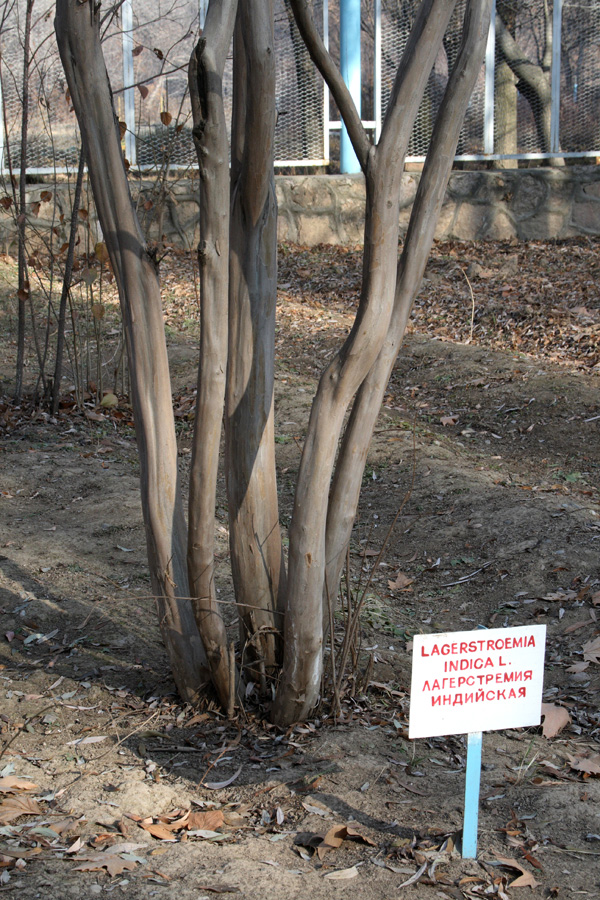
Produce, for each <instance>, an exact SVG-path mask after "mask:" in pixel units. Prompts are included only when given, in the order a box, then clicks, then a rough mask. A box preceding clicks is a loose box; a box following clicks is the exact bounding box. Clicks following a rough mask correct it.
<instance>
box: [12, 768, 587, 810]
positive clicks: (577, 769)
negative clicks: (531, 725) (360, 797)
mask: <svg viewBox="0 0 600 900" xmlns="http://www.w3.org/2000/svg"><path fill="white" fill-rule="evenodd" d="M569 765H570V766H571V768H572V769H575V770H576V771H578V772H585V773H587V774H588V775H600V753H596V755H595V756H569ZM1 810H2V807H0V812H1Z"/></svg>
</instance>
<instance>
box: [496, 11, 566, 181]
mask: <svg viewBox="0 0 600 900" xmlns="http://www.w3.org/2000/svg"><path fill="white" fill-rule="evenodd" d="M551 27H552V26H551V21H550V24H548V22H547V21H546V31H545V49H544V57H545V58H547V55H548V52H550V55H551V53H552V31H551ZM496 42H497V47H498V48H499V50H500V52H501V53H502V56H503V58H504V59H505V60H506V63H507V64H508V65H509V66H510V68H511V70H512V71H513V73H514V75H515V77H516V79H517V87H518V89H519V91H520V92H521V93H522V94H523V96H524V97H525V98H526V99H527V101H528V103H529V105H530V106H531V111H532V113H533V117H534V121H535V126H536V131H537V136H538V142H539V147H540V150H541V151H542V153H550V152H551V150H552V147H551V141H550V126H551V122H550V120H551V111H552V89H551V86H550V78H549V73H548V72H547V71H545V70H544V68H543V67H542V65H541V64H537V63H535V62H533V60H531V59H529V57H528V56H527V55H526V54H525V53H524V52H523V50H522V49H521V47H519V45H518V44H517V42H516V40H515V39H514V37H513V36H512V34H511V33H510V31H509V29H508V28H507V26H506V24H505V22H504V21H503V19H502V17H501V16H500V15H496ZM548 48H550V49H549V50H548ZM552 164H553V165H558V166H560V165H564V160H562V159H561V158H560V157H557V158H555V159H553V160H552Z"/></svg>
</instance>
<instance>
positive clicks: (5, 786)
mask: <svg viewBox="0 0 600 900" xmlns="http://www.w3.org/2000/svg"><path fill="white" fill-rule="evenodd" d="M37 788H38V786H37V784H34V783H33V781H25V779H24V778H19V777H18V775H6V776H5V777H4V778H0V792H2V793H3V794H11V793H13V792H14V791H35V790H37Z"/></svg>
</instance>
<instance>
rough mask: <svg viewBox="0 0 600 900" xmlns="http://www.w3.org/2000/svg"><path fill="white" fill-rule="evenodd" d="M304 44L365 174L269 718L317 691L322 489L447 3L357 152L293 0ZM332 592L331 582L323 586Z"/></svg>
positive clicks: (379, 336) (341, 103)
mask: <svg viewBox="0 0 600 900" xmlns="http://www.w3.org/2000/svg"><path fill="white" fill-rule="evenodd" d="M292 7H293V9H294V14H295V15H296V17H297V21H298V24H299V27H300V29H301V31H302V32H303V36H304V38H305V40H307V41H308V40H310V43H309V44H308V47H309V51H310V52H311V55H312V56H313V59H314V61H315V62H316V64H317V65H318V66H319V68H320V69H321V72H322V74H323V75H324V77H325V78H327V80H328V83H329V86H330V88H331V90H332V93H333V94H334V97H335V99H336V102H337V104H338V107H339V108H340V111H341V113H342V116H344V118H345V120H346V124H347V127H348V133H349V134H350V138H351V140H352V142H353V145H354V149H355V151H356V154H357V157H358V159H359V161H360V163H361V166H362V168H363V171H364V172H365V177H366V188H367V198H366V218H365V236H364V262H363V283H362V288H361V297H360V302H359V308H358V313H357V317H356V320H355V323H354V325H353V327H352V330H351V332H350V335H349V336H348V339H347V340H346V342H345V344H344V346H343V347H342V348H341V349H340V350H339V352H338V353H337V355H336V357H335V358H334V359H333V361H332V362H331V363H330V365H329V366H328V367H327V369H326V370H325V372H324V373H323V375H322V377H321V380H320V382H319V387H318V390H317V393H316V396H315V399H314V401H313V406H312V410H311V415H310V420H309V424H308V429H307V434H306V439H305V443H304V450H303V453H302V459H301V463H300V470H299V473H298V482H297V486H296V495H295V500H294V511H293V514H292V522H291V525H290V534H289V542H290V552H289V580H288V590H287V596H286V609H285V613H286V615H285V641H284V662H283V673H282V679H281V682H280V685H279V690H278V694H277V698H276V701H275V706H274V711H273V715H274V719H275V721H276V722H278V723H279V724H289V723H291V722H294V721H297V720H299V719H303V718H305V717H306V716H307V715H308V713H309V711H310V710H311V709H312V708H313V707H314V706H315V704H316V703H317V700H318V696H319V689H320V683H321V674H322V651H323V627H322V621H323V592H324V588H325V569H326V562H327V560H326V542H325V536H326V523H327V509H328V495H329V489H330V482H331V477H332V472H333V466H334V461H335V454H336V450H337V446H338V440H339V436H340V432H341V429H342V425H343V420H344V416H345V413H346V410H347V407H348V405H349V403H350V401H351V400H352V397H353V395H354V394H355V392H356V391H357V389H358V388H359V387H360V384H361V383H362V381H363V380H364V378H365V377H366V375H367V374H368V372H369V370H370V369H371V366H372V365H373V363H374V362H375V360H376V358H377V356H378V355H379V353H380V351H381V347H382V345H383V342H384V340H385V337H386V335H387V332H388V327H389V322H390V316H391V313H392V307H393V300H394V288H395V270H396V257H397V247H398V218H399V206H400V184H401V176H402V167H403V161H404V157H405V155H406V151H407V147H408V142H409V139H410V135H411V132H412V128H413V125H414V122H415V118H416V115H417V111H418V108H419V102H420V100H421V97H422V96H423V92H424V90H425V87H426V84H427V79H428V77H429V73H430V71H431V69H432V67H433V64H434V62H435V58H436V55H437V53H438V51H439V48H440V46H441V43H442V40H443V36H444V32H445V30H446V27H447V25H448V21H449V19H450V16H451V14H452V11H453V7H454V4H453V3H448V2H440V0H425V2H424V3H422V4H421V7H420V8H419V12H418V14H417V17H416V20H415V23H414V26H413V29H412V31H411V35H410V37H409V40H408V43H407V46H406V50H405V52H404V55H403V57H402V61H401V63H400V66H399V69H398V73H397V76H396V79H395V82H394V87H393V90H392V95H391V98H390V104H389V107H388V112H387V114H386V118H385V121H384V124H383V129H382V134H381V140H380V142H379V144H378V146H377V147H370V149H369V150H368V151H367V152H365V144H364V142H363V140H362V137H361V135H360V133H358V135H357V136H356V139H355V137H354V136H353V135H356V132H357V131H358V125H359V124H360V123H358V124H357V122H356V119H357V118H358V117H357V114H356V110H355V109H354V107H353V105H351V104H352V101H351V99H350V97H349V94H348V93H347V91H346V90H345V89H344V86H343V83H342V84H340V80H339V79H338V78H337V74H338V73H337V70H336V72H335V74H334V73H332V72H331V69H330V68H329V63H328V60H327V56H325V55H324V53H325V52H326V51H325V50H324V48H323V45H322V42H321V41H320V38H319V37H318V34H317V33H316V30H315V29H314V24H313V26H312V31H311V28H310V25H311V22H310V21H309V17H308V12H307V7H306V3H305V0H292ZM328 587H329V591H330V593H331V595H332V596H334V595H335V594H336V593H337V584H335V585H328Z"/></svg>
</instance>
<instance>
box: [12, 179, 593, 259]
mask: <svg viewBox="0 0 600 900" xmlns="http://www.w3.org/2000/svg"><path fill="white" fill-rule="evenodd" d="M419 178H420V174H419V173H416V172H406V173H404V175H403V177H402V201H401V213H400V227H401V232H402V233H403V232H404V231H406V227H407V225H408V219H409V216H410V209H411V205H412V202H413V200H414V197H415V194H416V191H417V186H418V183H419ZM44 190H50V191H52V192H54V188H52V187H49V186H48V185H28V186H27V194H28V219H29V223H30V225H31V226H32V229H33V231H34V232H35V231H36V230H37V231H38V233H40V234H44V233H46V234H47V233H48V231H49V229H50V228H52V227H54V229H55V237H56V242H55V246H58V247H60V246H61V244H62V243H64V242H65V241H67V239H68V228H69V219H70V202H69V196H70V194H69V190H68V187H67V186H66V185H61V186H59V187H58V188H57V195H58V206H59V215H57V216H56V217H55V218H54V220H53V221H51V220H50V216H51V215H52V203H51V202H45V203H39V201H40V196H41V193H42V191H44ZM151 197H152V192H151V185H150V184H148V185H144V186H143V188H142V197H141V200H142V202H141V203H140V204H139V210H140V215H141V217H142V222H143V221H144V217H146V218H147V219H148V222H150V220H152V224H151V226H150V237H151V238H153V239H157V238H159V237H161V236H164V237H165V238H166V240H167V241H171V242H172V243H174V244H176V245H177V246H180V247H187V248H192V247H195V246H196V244H197V241H198V234H197V223H198V191H197V182H196V183H195V184H194V183H193V182H192V181H190V180H186V181H181V182H179V183H175V184H171V185H169V189H168V193H167V196H166V199H165V201H164V203H163V206H162V210H161V215H159V216H158V215H157V214H156V213H157V210H156V206H153V207H152V208H151V209H149V210H144V203H145V202H146V201H147V200H148V199H149V198H151ZM364 197H365V192H364V183H363V178H362V176H346V175H312V176H310V175H307V176H295V177H291V176H280V177H278V178H277V198H278V202H279V225H278V231H279V239H280V240H282V241H290V242H293V243H299V244H307V245H314V244H319V243H326V244H351V245H352V244H357V243H360V241H361V240H362V229H363V216H364ZM90 206H91V204H90ZM61 213H62V216H61V215H60V214H61ZM61 218H62V221H61ZM89 226H90V228H91V238H92V243H93V242H94V241H96V240H99V239H100V235H99V231H98V227H97V223H96V222H95V220H94V216H93V211H92V209H90V217H89ZM86 227H87V226H86V223H85V222H84V221H83V220H82V223H81V238H82V243H81V244H80V247H82V246H85V243H84V242H83V241H84V238H85V229H86ZM30 234H31V231H30ZM584 234H585V235H600V166H599V167H597V166H580V167H575V166H565V167H562V168H556V169H552V168H543V169H542V168H540V169H518V170H517V169H514V170H507V171H479V172H468V171H457V172H453V173H452V176H451V178H450V184H449V186H448V191H447V194H446V200H445V202H444V206H443V209H442V213H441V216H440V221H439V224H438V229H437V232H436V237H437V238H438V239H458V240H503V239H507V238H512V237H515V238H518V239H519V240H524V241H527V240H547V239H552V238H563V237H573V236H575V235H584ZM15 243H16V228H15V223H14V218H13V216H12V214H11V210H10V209H9V210H5V209H4V208H3V207H2V206H0V249H2V250H3V251H4V252H7V253H14V251H15Z"/></svg>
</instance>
